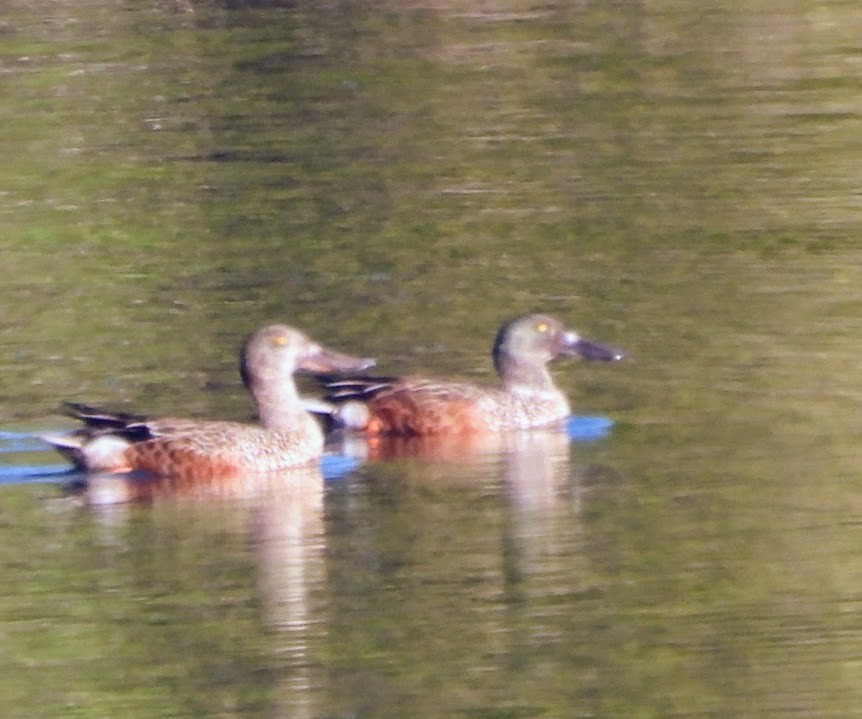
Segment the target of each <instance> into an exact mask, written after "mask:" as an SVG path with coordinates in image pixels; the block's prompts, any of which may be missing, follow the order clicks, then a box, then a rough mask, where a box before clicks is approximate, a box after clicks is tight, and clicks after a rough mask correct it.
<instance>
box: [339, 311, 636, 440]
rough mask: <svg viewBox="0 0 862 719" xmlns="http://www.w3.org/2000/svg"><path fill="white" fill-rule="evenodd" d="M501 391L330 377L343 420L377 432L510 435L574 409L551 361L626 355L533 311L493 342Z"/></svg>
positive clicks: (403, 379) (508, 325)
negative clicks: (550, 369) (551, 369)
mask: <svg viewBox="0 0 862 719" xmlns="http://www.w3.org/2000/svg"><path fill="white" fill-rule="evenodd" d="M492 355H493V358H494V366H495V368H496V369H497V373H498V374H499V375H500V378H501V379H502V382H503V387H502V389H488V388H481V387H477V386H475V385H472V384H462V383H455V382H441V381H438V380H431V379H422V378H418V377H398V378H392V377H369V376H359V377H352V378H345V379H341V380H338V379H332V378H324V382H325V384H326V388H327V393H328V394H327V396H326V398H325V399H326V400H327V401H329V402H331V403H333V404H334V405H336V409H335V411H334V412H333V413H332V415H333V419H334V421H335V422H336V423H339V424H341V425H342V426H344V427H345V428H348V429H353V430H360V431H364V432H366V433H367V434H371V435H398V436H425V435H436V434H447V433H480V432H503V431H509V430H521V429H529V428H533V427H543V426H549V425H553V424H556V423H558V422H561V421H562V420H564V419H565V418H566V417H568V416H569V414H570V412H571V410H570V407H569V402H568V400H567V399H566V397H565V395H564V394H563V393H562V392H561V391H560V390H559V389H558V388H557V386H556V385H555V384H554V381H553V379H552V378H551V375H550V373H549V372H548V368H547V364H548V362H550V361H551V360H554V359H557V358H558V357H569V356H580V357H582V358H584V359H590V360H604V361H611V362H613V361H618V360H621V359H622V358H623V354H622V353H621V352H618V351H616V350H613V349H610V348H608V347H605V346H603V345H600V344H597V343H595V342H590V341H589V340H585V339H584V338H582V337H581V336H580V335H579V334H578V333H577V332H574V331H572V330H567V329H566V328H565V327H564V326H563V325H562V323H560V322H559V321H558V320H556V319H554V318H552V317H547V316H545V315H528V316H526V317H519V318H517V319H514V320H511V321H510V322H507V323H506V324H504V325H503V326H502V327H501V328H500V330H499V332H498V333H497V338H496V340H495V341H494V349H493V353H492Z"/></svg>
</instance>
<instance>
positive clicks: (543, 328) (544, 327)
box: [536, 322, 548, 332]
mask: <svg viewBox="0 0 862 719" xmlns="http://www.w3.org/2000/svg"><path fill="white" fill-rule="evenodd" d="M536 331H537V332H547V331H548V324H547V322H539V324H537V325H536Z"/></svg>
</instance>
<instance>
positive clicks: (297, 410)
mask: <svg viewBox="0 0 862 719" xmlns="http://www.w3.org/2000/svg"><path fill="white" fill-rule="evenodd" d="M252 394H253V395H254V399H255V402H256V403H257V413H258V416H259V417H260V423H261V424H262V425H263V426H264V427H265V428H266V429H283V428H285V427H291V426H294V425H295V424H296V422H297V419H298V418H300V417H301V416H302V415H304V414H305V409H304V408H303V406H302V402H301V401H300V399H299V393H298V392H297V389H296V384H295V383H294V382H293V378H288V379H286V380H282V381H280V382H273V383H265V384H264V385H263V387H261V386H256V387H254V388H252Z"/></svg>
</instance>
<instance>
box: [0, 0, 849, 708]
mask: <svg viewBox="0 0 862 719" xmlns="http://www.w3.org/2000/svg"><path fill="white" fill-rule="evenodd" d="M859 38H862V14H860V11H859V10H858V9H857V8H856V6H855V4H853V3H846V2H839V1H837V0H822V1H819V2H814V3H808V4H799V3H790V4H788V3H779V2H755V3H737V2H732V1H724V2H722V1H719V0H714V1H712V2H707V3H698V4H688V3H679V2H671V1H667V2H653V3H606V2H582V3H575V2H553V1H552V2H546V3H539V4H535V3H524V2H519V1H516V0H511V1H509V2H505V1H501V2H491V3H482V4H480V5H477V4H476V3H467V2H463V3H461V2H455V1H452V2H445V1H444V2H429V3H420V2H378V3H371V2H338V3H302V2H299V3H297V2H291V3H287V2H284V3H280V2H238V1H235V2H223V3H216V2H194V0H184V1H183V2H169V1H168V0H163V1H155V2H131V1H128V2H104V1H102V0H99V1H98V2H97V1H96V0H83V1H78V2H38V1H33V2H18V1H16V0H12V1H11V2H6V3H5V4H4V5H3V8H2V10H0V93H2V98H3V101H2V103H0V127H2V131H0V259H2V272H3V279H2V282H0V303H2V308H3V311H2V312H0V343H2V352H0V363H2V365H0V397H2V402H0V422H2V426H3V428H4V429H10V430H20V429H22V428H25V429H26V428H55V427H58V426H61V425H64V426H65V420H63V419H61V418H60V417H59V416H58V415H57V414H56V409H57V407H58V405H59V404H60V402H62V401H64V400H79V401H88V402H94V403H101V404H105V405H108V406H115V407H118V408H120V409H125V410H130V411H143V412H170V413H184V414H191V415H207V416H224V417H234V418H241V419H246V418H248V417H249V416H250V415H251V411H252V409H251V405H250V403H249V401H248V400H247V399H246V397H245V394H244V390H243V389H242V386H241V384H240V381H239V376H238V371H237V359H236V354H237V350H238V348H239V346H240V344H241V342H242V339H243V338H244V336H245V335H246V334H247V333H249V332H250V331H252V330H253V329H255V328H256V327H257V326H259V325H261V324H264V323H268V322H272V321H285V322H289V323H292V324H296V325H297V326H299V327H301V328H303V329H306V330H307V331H309V332H310V333H312V334H313V335H314V336H316V337H318V338H319V339H321V340H322V341H325V342H327V343H328V344H331V345H333V346H336V347H341V348H343V349H345V350H347V351H352V352H357V353H362V354H364V355H373V356H376V357H378V359H379V367H380V369H381V371H382V372H385V373H392V372H406V371H409V372H428V373H435V374H441V375H447V376H453V377H460V378H466V379H470V380H474V381H477V382H489V383H490V382H492V381H493V377H492V368H491V365H490V361H489V359H488V353H489V349H490V344H491V341H492V338H493V336H494V333H495V331H496V329H497V326H498V325H499V323H500V322H501V321H503V320H505V319H507V318H509V317H511V316H513V315H516V314H519V313H522V312H525V311H532V310H541V311H545V312H548V313H551V314H555V315H558V316H559V317H560V318H562V319H564V320H565V321H566V322H568V323H570V324H572V325H573V326H574V327H576V328H577V329H578V330H580V331H581V332H582V333H583V334H584V335H587V336H589V337H592V338H595V339H599V340H603V341H605V342H608V343H610V344H613V345H615V346H619V347H621V348H622V349H624V350H625V351H626V352H627V353H628V358H627V360H626V362H624V363H621V364H619V365H615V366H613V367H609V366H592V365H588V364H586V363H584V364H573V363H568V364H560V365H559V366H558V367H556V368H555V370H554V373H555V377H556V378H557V380H558V382H559V384H560V385H561V386H562V387H564V388H565V390H566V391H567V393H568V394H569V395H570V396H571V397H572V401H573V405H574V406H575V407H576V411H578V412H582V413H584V414H601V415H604V416H607V417H610V418H612V419H614V421H615V422H616V426H615V428H614V431H613V433H612V435H611V436H610V437H609V438H608V439H606V440H604V441H601V442H598V443H595V444H589V445H573V446H572V447H566V448H564V449H563V450H562V451H560V450H559V448H557V449H555V450H554V451H553V452H550V454H549V456H550V457H551V458H552V459H553V460H554V462H553V466H554V470H553V471H552V472H551V473H550V476H549V477H544V475H543V476H542V478H544V479H547V480H548V481H549V483H550V486H551V488H552V489H551V491H549V493H548V494H547V495H544V494H542V492H541V491H539V490H538V489H537V486H540V481H539V480H540V479H541V478H540V476H539V475H540V474H541V472H540V470H539V465H538V463H536V464H535V465H528V467H527V470H526V474H524V473H523V471H521V472H520V473H514V472H512V463H511V462H509V461H507V457H506V456H496V455H495V456H494V457H492V458H491V459H489V458H488V457H485V456H483V457H478V458H477V457H468V458H466V459H465V458H463V457H462V458H460V459H459V460H458V461H456V462H454V463H453V462H430V463H429V462H428V461H427V460H424V459H423V460H421V461H420V460H416V459H414V460H410V459H405V460H402V461H398V462H390V463H379V464H375V463H367V464H365V465H364V466H363V467H361V468H360V469H359V470H358V471H357V472H356V473H354V474H352V475H350V476H348V477H346V478H344V479H343V480H340V481H338V482H335V483H329V484H327V486H326V489H325V495H326V496H325V502H324V505H323V506H322V507H320V508H317V509H316V510H314V509H312V510H310V511H309V512H308V515H309V516H310V520H309V521H310V522H311V529H309V528H308V526H307V525H306V524H304V523H299V524H295V523H294V519H292V515H291V514H289V513H288V514H287V515H285V518H284V520H283V521H284V524H285V527H283V529H284V532H285V535H286V536H284V537H279V538H276V539H273V538H272V537H269V536H268V535H267V534H266V533H265V532H264V533H263V534H262V530H261V527H271V526H272V521H273V520H272V519H270V520H269V522H263V521H262V520H261V518H260V516H259V514H258V513H257V511H256V510H255V508H250V507H248V506H246V505H245V504H243V503H214V504H212V505H207V504H204V505H198V504H194V505H191V504H180V505H179V506H171V505H170V504H167V505H165V504H159V505H157V506H155V507H135V508H128V509H117V510H108V511H101V510H94V509H93V508H91V507H86V506H82V504H81V503H80V501H78V500H75V499H71V498H69V497H66V496H65V495H64V493H63V492H62V490H61V489H60V488H58V487H56V486H53V485H45V484H39V485H30V486H28V485H19V486H9V487H6V486H4V487H0V524H2V532H3V542H2V551H0V557H2V563H0V572H2V576H3V577H4V581H3V589H2V590H0V637H2V638H3V642H2V646H3V648H2V650H0V707H3V709H4V712H3V713H4V716H9V717H36V716H38V717H50V716H63V717H69V716H80V717H90V716H93V717H96V716H112V717H137V716H141V717H144V716H147V717H149V716H154V715H156V716H189V717H191V716H224V717H227V716H232V717H253V716H255V717H256V716H261V717H262V716H267V717H269V716H291V717H336V716H363V717H388V716H392V717H404V716H407V715H409V716H413V717H437V716H440V717H453V716H456V717H458V716H460V717H494V718H504V717H506V718H508V717H534V716H535V717H571V716H592V717H595V716H598V717H605V716H607V717H620V716H626V717H676V716H680V717H681V716H686V717H691V716H704V717H708V716H755V717H759V716H763V717H766V716H769V717H775V716H798V715H800V714H805V715H807V716H822V717H832V716H834V717H847V716H853V715H854V714H856V713H857V712H858V709H857V707H858V706H859V700H860V695H862V685H860V681H859V678H858V677H859V676H860V673H859V671H858V668H859V667H858V663H859V661H858V658H859V656H860V651H862V634H860V623H859V620H858V615H859V596H860V585H858V584H857V582H858V581H860V566H859V561H858V557H857V554H858V552H857V549H858V546H859V539H860V537H859V530H858V527H859V516H860V501H859V493H858V491H857V488H858V482H859V476H860V466H862V465H860V462H862V457H860V451H859V449H858V445H859V441H858V440H859V437H860V429H862V428H860V420H859V411H858V408H859V401H860V396H862V388H860V381H859V379H858V377H859V360H858V357H859V354H860V343H862V340H860V337H862V324H860V314H859V309H858V308H859V306H860V301H862V290H860V287H862V269H860V268H862V262H860V259H862V257H860V245H859V238H860V230H862V194H860V170H859V168H860V167H862V140H860V138H862V100H860V98H862V93H860V89H862V72H860V69H862V68H860V64H862V44H860V39H859ZM305 387H306V390H307V391H308V392H311V391H313V385H310V384H309V385H305ZM0 459H2V460H3V461H5V460H6V457H2V458H0ZM15 461H17V458H16V460H15ZM28 461H44V462H45V463H53V462H55V461H57V460H56V459H54V458H53V457H51V455H48V454H45V455H37V456H35V458H34V459H32V460H28ZM520 469H521V470H523V468H520ZM516 474H517V476H515V475H516ZM540 488H541V487H540ZM537 495H539V496H541V498H542V501H539V499H537ZM275 526H276V527H278V526H279V523H278V522H275ZM289 530H290V531H289ZM294 530H295V531H294ZM273 548H275V549H273ZM276 550H277V551H276ZM273 587H274V588H273ZM278 617H281V619H277V618H278Z"/></svg>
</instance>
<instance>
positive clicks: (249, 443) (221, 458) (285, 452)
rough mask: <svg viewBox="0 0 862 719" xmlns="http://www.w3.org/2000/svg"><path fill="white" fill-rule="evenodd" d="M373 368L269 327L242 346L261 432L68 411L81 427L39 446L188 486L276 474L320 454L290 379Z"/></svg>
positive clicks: (76, 407)
mask: <svg viewBox="0 0 862 719" xmlns="http://www.w3.org/2000/svg"><path fill="white" fill-rule="evenodd" d="M373 364H374V362H373V360H370V359H365V358H358V357H352V356H349V355H346V354H341V353H339V352H335V351H334V350H331V349H328V348H326V347H323V346H321V345H319V344H317V343H316V342H314V341H313V340H311V339H310V338H309V337H307V336H306V335H305V334H303V333H302V332H300V331H299V330H296V329H294V328H292V327H288V326H286V325H270V326H268V327H264V328H263V329H260V330H258V331H257V332H255V333H254V334H252V335H251V336H250V337H249V338H248V339H247V340H246V342H245V344H244V345H243V348H242V354H241V363H240V372H241V374H242V379H243V383H244V384H245V386H246V388H247V389H248V390H249V392H251V394H252V397H253V398H254V401H255V402H256V404H257V409H258V414H259V417H260V425H252V424H243V423H239V422H229V421H204V420H196V419H174V418H170V417H165V418H156V419H151V418H148V417H145V416H140V415H132V414H126V413H122V412H105V411H102V410H100V409H97V408H94V407H90V406H88V405H83V404H69V405H68V409H69V411H70V414H72V416H74V417H76V418H78V419H80V420H81V421H82V422H83V423H84V425H85V426H84V427H82V428H81V429H79V430H77V431H73V432H71V433H70V434H63V435H47V436H43V437H42V439H44V440H45V441H46V442H48V443H49V444H52V445H53V446H54V447H56V448H57V449H58V450H59V451H60V453H61V454H63V455H65V456H66V457H68V458H69V459H71V461H72V462H73V463H74V464H75V465H76V466H78V467H80V468H82V469H86V470H92V471H101V472H132V471H142V472H146V473H149V474H152V475H157V476H161V477H178V478H181V479H186V480H189V481H192V480H194V479H196V478H201V479H203V478H207V479H212V478H213V477H222V476H231V475H234V474H238V473H245V472H270V471H275V470H280V469H283V468H286V467H293V466H297V465H302V464H305V463H307V462H310V461H312V460H315V459H318V458H320V456H321V455H322V454H323V432H322V430H321V428H320V426H319V424H318V422H317V420H316V419H315V418H314V417H313V416H312V415H310V414H309V413H308V411H307V408H308V407H309V406H312V405H313V403H311V402H309V403H306V401H305V400H303V399H302V398H301V397H300V396H299V393H298V392H297V388H296V384H295V383H294V380H293V374H294V372H295V371H298V370H305V371H308V372H315V373H319V372H327V373H328V372H344V371H353V372H356V371H361V370H363V369H367V368H368V367H370V366H371V365H373Z"/></svg>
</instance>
